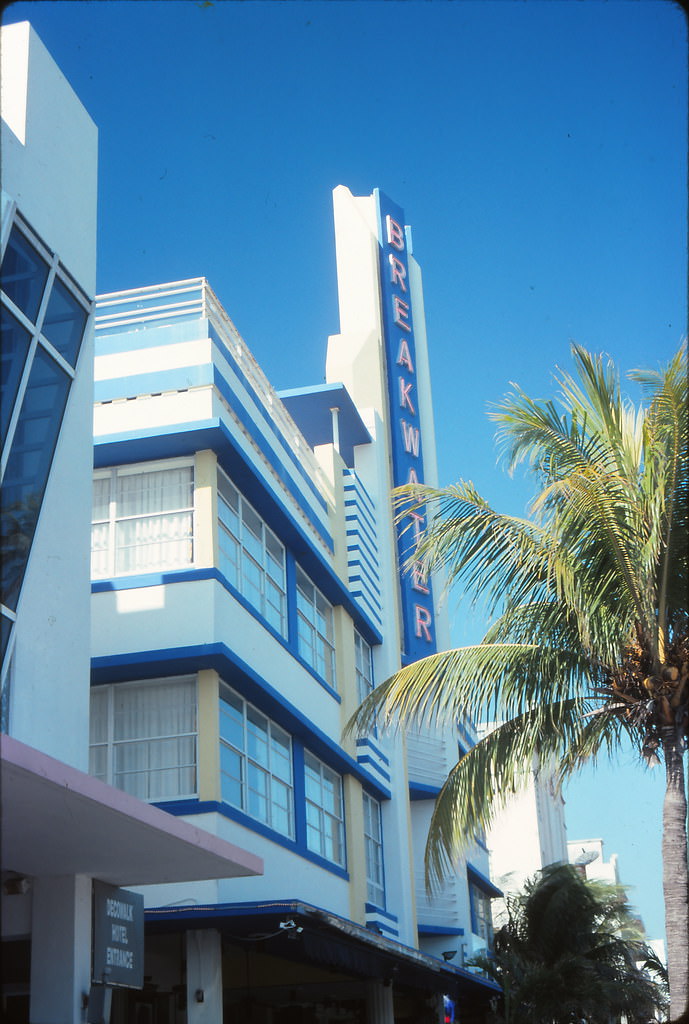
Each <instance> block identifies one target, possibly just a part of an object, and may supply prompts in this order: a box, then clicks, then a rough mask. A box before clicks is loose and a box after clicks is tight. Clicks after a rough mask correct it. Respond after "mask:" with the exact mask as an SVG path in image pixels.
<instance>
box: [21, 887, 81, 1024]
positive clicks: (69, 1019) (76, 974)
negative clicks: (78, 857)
mask: <svg viewBox="0 0 689 1024" xmlns="http://www.w3.org/2000/svg"><path fill="white" fill-rule="evenodd" d="M32 890H33V891H32V901H33V909H32V915H31V1002H30V1008H29V1019H30V1021H31V1024H80V1022H81V1021H83V1020H84V1016H85V1015H84V1011H83V1010H82V998H83V996H84V995H88V991H89V986H90V983H91V879H90V878H89V877H88V876H86V875H76V876H75V875H68V876H60V877H49V878H48V877H47V878H34V879H33V881H32Z"/></svg>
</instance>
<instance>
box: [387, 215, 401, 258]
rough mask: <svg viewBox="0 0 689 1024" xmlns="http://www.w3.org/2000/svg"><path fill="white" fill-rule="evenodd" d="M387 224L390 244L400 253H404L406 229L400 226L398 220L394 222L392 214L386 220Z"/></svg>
mask: <svg viewBox="0 0 689 1024" xmlns="http://www.w3.org/2000/svg"><path fill="white" fill-rule="evenodd" d="M385 223H386V225H387V229H388V243H389V244H390V245H394V247H395V249H398V250H399V251H400V252H404V229H403V228H401V227H400V226H399V224H398V223H397V221H396V220H393V219H392V217H391V216H390V214H388V215H387V217H386V218H385Z"/></svg>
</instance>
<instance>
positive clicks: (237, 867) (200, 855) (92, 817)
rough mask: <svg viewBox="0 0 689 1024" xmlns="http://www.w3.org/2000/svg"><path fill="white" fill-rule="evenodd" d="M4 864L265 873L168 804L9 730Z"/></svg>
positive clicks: (185, 875)
mask: <svg viewBox="0 0 689 1024" xmlns="http://www.w3.org/2000/svg"><path fill="white" fill-rule="evenodd" d="M1 752H2V780H1V786H2V866H3V869H4V870H7V871H14V872H16V873H18V874H21V875H33V876H40V875H80V874H83V875H90V876H91V877H93V878H98V879H100V880H101V881H103V882H109V883H110V884H111V885H148V884H152V883H158V882H191V881H197V880H200V879H209V878H235V877H238V876H246V875H261V874H263V861H262V860H261V858H260V857H256V856H255V855H254V854H252V853H250V852H249V851H248V850H244V849H242V848H241V847H238V846H235V845H234V844H233V843H228V842H225V840H223V839H219V838H218V837H217V836H215V835H213V834H212V833H210V832H206V831H204V830H203V829H200V828H196V827H195V826H194V825H190V824H188V823H187V822H185V821H182V820H181V819H180V818H176V817H174V816H173V815H171V814H168V813H167V812H166V811H162V810H160V809H159V808H157V807H152V806H151V805H150V804H147V803H143V802H142V801H141V800H137V799H136V798H135V797H133V796H130V795H129V794H128V793H123V792H122V791H121V790H119V789H115V788H114V787H112V786H107V785H106V784H105V783H103V782H101V781H100V780H99V779H95V778H93V777H92V776H91V775H87V774H86V773H84V772H80V771H78V770H77V769H76V768H73V767H71V766H70V765H67V764H64V763H63V762H62V761H57V760H55V759H54V758H52V757H48V756H47V755H46V754H44V753H42V752H41V751H39V750H35V749H34V748H33V747H29V746H27V745H26V744H24V743H20V742H19V741H18V740H16V739H13V738H12V737H11V736H3V737H2V747H1Z"/></svg>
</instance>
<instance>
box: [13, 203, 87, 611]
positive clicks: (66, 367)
mask: <svg viewBox="0 0 689 1024" xmlns="http://www.w3.org/2000/svg"><path fill="white" fill-rule="evenodd" d="M0 281H1V284H2V310H1V312H2V317H1V328H2V345H0V353H1V363H2V373H1V375H0V376H1V391H0V411H1V415H0V427H1V433H2V530H1V536H2V552H1V554H2V577H1V581H2V604H3V606H4V607H5V609H7V610H9V611H16V608H17V604H18V601H19V593H20V591H21V586H22V582H23V579H24V573H25V571H26V566H27V563H28V559H29V553H30V551H31V545H32V541H33V536H34V533H35V531H36V527H37V525H38V518H39V515H40V511H41V506H42V503H43V495H44V493H45V488H46V485H47V482H48V476H49V474H50V469H51V466H52V461H53V455H54V452H55V447H56V445H57V440H58V437H59V433H60V427H61V424H62V417H63V414H64V411H65V408H66V406H67V398H68V396H69V390H70V387H71V384H72V380H73V379H74V373H75V369H74V368H75V366H76V363H77V358H78V355H79V351H80V348H81V344H82V340H83V337H84V334H85V331H86V325H87V322H88V317H89V312H90V308H91V304H90V302H89V300H88V299H87V297H86V296H85V295H84V294H83V293H82V292H81V290H80V289H79V288H78V286H77V285H76V284H75V283H74V282H73V281H72V279H71V278H70V277H69V275H68V273H67V271H66V270H65V269H64V267H63V266H62V265H61V264H60V262H59V260H58V258H57V256H56V254H55V253H53V252H50V250H48V248H47V247H46V246H45V245H44V244H43V243H42V242H41V240H40V239H39V238H38V236H37V235H35V233H34V232H32V231H31V229H30V228H29V226H28V225H27V224H26V223H25V222H24V220H23V219H22V218H21V217H20V215H19V214H18V213H15V215H14V223H13V224H12V227H11V230H10V233H9V237H8V241H7V245H6V247H5V250H4V253H3V256H2V265H1V267H0ZM3 614H5V613H3ZM8 621H10V620H8ZM4 628H7V626H6V625H5V626H4Z"/></svg>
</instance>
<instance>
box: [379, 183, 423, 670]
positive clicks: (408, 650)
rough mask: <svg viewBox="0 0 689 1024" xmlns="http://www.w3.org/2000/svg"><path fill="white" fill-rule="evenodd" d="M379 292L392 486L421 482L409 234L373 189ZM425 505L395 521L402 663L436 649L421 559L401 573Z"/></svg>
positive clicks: (393, 206)
mask: <svg viewBox="0 0 689 1024" xmlns="http://www.w3.org/2000/svg"><path fill="white" fill-rule="evenodd" d="M375 194H376V200H377V205H378V244H379V253H380V291H381V301H382V305H383V333H384V349H385V362H386V367H387V371H386V372H387V380H388V402H389V407H390V432H391V442H392V474H393V483H394V486H395V487H399V486H401V485H402V484H409V483H412V484H413V483H423V482H424V472H423V443H422V438H421V424H420V418H419V394H418V388H417V376H416V346H415V342H414V318H413V314H412V295H411V286H410V282H409V261H408V239H407V234H406V232H405V230H404V212H403V211H402V209H401V208H400V207H399V206H397V205H396V204H395V203H393V202H392V201H391V200H390V199H388V197H387V196H386V195H385V194H384V193H383V192H381V191H380V190H379V189H376V193H375ZM424 511H425V510H424V509H421V510H417V511H416V512H414V513H410V514H409V515H408V516H406V517H405V518H404V520H403V521H402V522H401V523H399V524H398V526H397V554H398V561H399V565H400V591H401V599H402V618H403V627H404V659H403V660H404V662H405V663H406V664H408V663H409V662H412V661H417V660H418V659H419V658H424V657H426V656H427V655H429V654H435V652H436V650H437V646H436V639H435V610H434V604H433V592H432V588H431V581H430V580H425V579H424V577H423V573H422V571H421V566H420V564H417V565H414V566H412V568H411V570H410V571H408V572H404V570H403V568H402V567H403V566H404V564H405V563H406V561H407V559H408V558H409V556H410V554H411V553H412V552H413V550H414V543H415V540H416V539H417V538H418V537H419V535H420V533H421V532H422V531H423V529H424V528H425V526H426V516H425V514H423V513H424Z"/></svg>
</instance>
